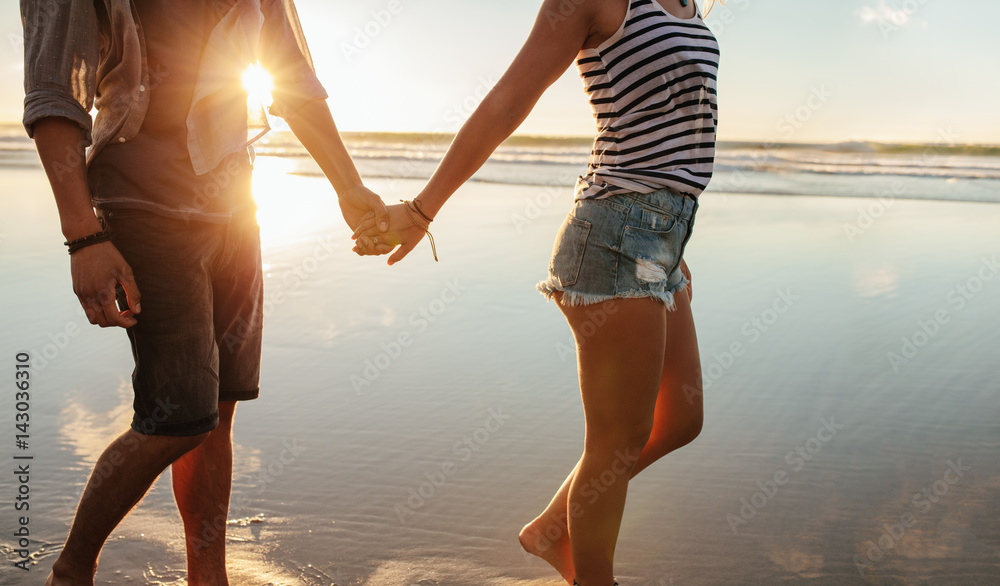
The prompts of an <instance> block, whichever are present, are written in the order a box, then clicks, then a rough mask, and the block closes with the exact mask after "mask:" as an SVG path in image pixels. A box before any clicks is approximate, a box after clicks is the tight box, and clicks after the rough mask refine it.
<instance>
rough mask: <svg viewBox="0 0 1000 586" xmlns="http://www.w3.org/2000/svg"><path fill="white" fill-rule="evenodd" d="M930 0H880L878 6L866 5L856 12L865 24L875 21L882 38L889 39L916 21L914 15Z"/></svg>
mask: <svg viewBox="0 0 1000 586" xmlns="http://www.w3.org/2000/svg"><path fill="white" fill-rule="evenodd" d="M927 2H928V0H903V1H902V2H886V0H879V2H878V6H876V7H874V8H872V7H871V6H864V7H862V8H860V9H859V10H857V12H856V14H857V15H858V17H859V18H860V19H861V22H863V23H865V24H871V23H874V24H875V25H876V26H877V27H878V31H879V33H881V34H882V38H883V39H884V40H886V41H888V40H889V39H890V38H891V37H892V35H894V34H896V33H897V32H899V31H900V30H902V29H903V28H905V27H906V26H908V25H909V24H911V23H912V22H913V21H914V18H913V17H914V16H915V15H916V14H917V13H918V12H920V9H921V8H923V6H924V4H927Z"/></svg>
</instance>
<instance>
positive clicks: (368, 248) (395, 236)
mask: <svg viewBox="0 0 1000 586" xmlns="http://www.w3.org/2000/svg"><path fill="white" fill-rule="evenodd" d="M426 233H427V232H426V230H424V229H423V228H421V227H420V226H417V225H416V224H415V223H414V221H413V219H412V218H411V217H410V214H409V212H408V211H407V210H406V204H397V205H394V206H389V231H388V232H385V233H382V232H381V231H380V230H379V227H378V225H377V224H376V221H375V219H374V218H373V217H371V216H369V217H367V218H365V219H363V221H362V222H361V224H359V225H358V227H357V228H356V229H355V230H354V236H352V238H354V239H355V240H356V241H357V243H356V244H355V245H354V252H356V253H358V254H359V255H361V256H371V255H383V254H388V253H389V252H391V251H392V249H393V248H396V247H397V246H399V248H398V249H397V250H396V252H395V253H394V254H393V255H392V256H390V257H389V266H392V265H394V264H396V263H397V262H399V261H401V260H403V259H404V258H406V255H408V254H410V251H411V250H413V249H414V248H415V247H416V246H417V244H419V243H420V241H421V240H422V239H423V237H424V235H425V234H426Z"/></svg>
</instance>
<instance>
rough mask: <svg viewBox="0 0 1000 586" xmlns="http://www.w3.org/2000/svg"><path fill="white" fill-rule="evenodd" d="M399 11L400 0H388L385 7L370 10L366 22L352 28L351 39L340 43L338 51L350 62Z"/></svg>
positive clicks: (390, 22)
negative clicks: (352, 34) (369, 15)
mask: <svg viewBox="0 0 1000 586" xmlns="http://www.w3.org/2000/svg"><path fill="white" fill-rule="evenodd" d="M401 12H403V3H402V2H401V1H400V0H389V2H387V3H386V5H385V8H380V9H379V10H373V11H371V18H370V19H369V20H368V22H366V23H364V24H363V25H361V26H357V27H355V28H354V37H353V38H352V39H351V41H350V42H346V41H345V42H343V43H341V44H340V52H341V53H342V54H343V55H344V59H345V60H346V61H347V62H348V63H350V62H351V61H352V60H353V59H354V58H355V57H357V56H358V55H361V53H363V52H364V50H365V49H367V48H368V47H369V46H370V45H371V44H372V42H373V41H374V40H375V39H376V38H377V37H378V36H379V35H381V34H382V33H383V32H385V29H386V28H388V27H389V25H390V24H392V21H393V20H394V19H395V18H396V17H397V16H399V14H400V13H401Z"/></svg>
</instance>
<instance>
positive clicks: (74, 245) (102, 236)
mask: <svg viewBox="0 0 1000 586" xmlns="http://www.w3.org/2000/svg"><path fill="white" fill-rule="evenodd" d="M110 241H111V232H108V231H107V230H102V231H100V232H98V233H96V234H91V235H90V236H84V237H83V238H77V239H76V240H67V241H66V242H63V244H65V245H66V246H67V247H69V254H70V256H72V255H73V254H74V253H76V252H78V251H80V250H83V249H84V248H87V247H88V246H93V245H95V244H101V243H102V242H110Z"/></svg>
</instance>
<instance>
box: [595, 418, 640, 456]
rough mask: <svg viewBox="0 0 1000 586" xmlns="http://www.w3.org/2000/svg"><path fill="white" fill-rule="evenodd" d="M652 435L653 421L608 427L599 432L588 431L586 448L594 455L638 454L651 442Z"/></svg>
mask: <svg viewBox="0 0 1000 586" xmlns="http://www.w3.org/2000/svg"><path fill="white" fill-rule="evenodd" d="M652 433H653V422H652V421H648V422H646V421H643V422H638V423H633V424H628V425H616V426H606V427H603V428H602V429H598V430H591V429H588V430H587V438H586V442H585V447H586V450H587V451H588V452H590V453H592V454H596V453H601V452H603V453H606V454H608V455H614V454H617V453H620V452H624V453H626V454H629V453H635V454H638V453H639V452H641V451H642V449H643V448H644V447H645V446H646V444H647V443H648V442H649V438H650V437H651V436H652Z"/></svg>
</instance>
